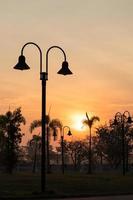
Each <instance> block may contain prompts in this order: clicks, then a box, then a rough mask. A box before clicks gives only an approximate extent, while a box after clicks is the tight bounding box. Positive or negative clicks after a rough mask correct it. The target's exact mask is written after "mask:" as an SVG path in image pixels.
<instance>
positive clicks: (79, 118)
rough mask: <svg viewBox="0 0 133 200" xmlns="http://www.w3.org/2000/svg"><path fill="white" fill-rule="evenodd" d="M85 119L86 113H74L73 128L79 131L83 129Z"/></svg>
mask: <svg viewBox="0 0 133 200" xmlns="http://www.w3.org/2000/svg"><path fill="white" fill-rule="evenodd" d="M84 119H85V114H75V115H72V128H73V129H75V130H77V131H83V129H84V126H83V120H84Z"/></svg>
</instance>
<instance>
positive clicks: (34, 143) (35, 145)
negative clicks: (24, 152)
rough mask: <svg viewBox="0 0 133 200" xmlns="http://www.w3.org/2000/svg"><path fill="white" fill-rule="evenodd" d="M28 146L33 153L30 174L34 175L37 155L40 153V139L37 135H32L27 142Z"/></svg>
mask: <svg viewBox="0 0 133 200" xmlns="http://www.w3.org/2000/svg"><path fill="white" fill-rule="evenodd" d="M29 145H30V147H31V148H32V150H33V151H34V156H33V168H32V172H33V173H35V172H36V163H37V153H38V152H40V148H41V137H40V136H39V135H33V137H32V139H31V140H30V142H29Z"/></svg>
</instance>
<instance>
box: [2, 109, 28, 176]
mask: <svg viewBox="0 0 133 200" xmlns="http://www.w3.org/2000/svg"><path fill="white" fill-rule="evenodd" d="M25 123H26V121H25V118H24V117H23V115H22V113H21V108H17V109H16V110H14V111H13V112H11V111H8V112H7V113H6V114H5V115H0V135H1V137H0V143H1V145H2V146H1V149H0V150H1V153H2V155H3V156H2V162H3V164H4V165H5V166H6V170H7V172H8V173H12V172H13V169H14V167H15V165H16V164H17V161H18V156H19V144H20V143H21V140H22V137H23V135H24V134H23V133H22V132H21V128H20V126H21V124H25Z"/></svg>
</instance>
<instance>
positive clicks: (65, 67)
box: [57, 61, 72, 76]
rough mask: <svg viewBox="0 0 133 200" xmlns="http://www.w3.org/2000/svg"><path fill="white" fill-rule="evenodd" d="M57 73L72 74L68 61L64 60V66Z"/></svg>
mask: <svg viewBox="0 0 133 200" xmlns="http://www.w3.org/2000/svg"><path fill="white" fill-rule="evenodd" d="M57 74H62V75H64V76H65V75H70V74H72V72H71V70H70V69H69V68H68V62H66V61H64V62H63V63H62V68H61V69H60V70H59V71H58V72H57Z"/></svg>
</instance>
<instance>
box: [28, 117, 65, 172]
mask: <svg viewBox="0 0 133 200" xmlns="http://www.w3.org/2000/svg"><path fill="white" fill-rule="evenodd" d="M41 124H42V122H41V120H34V121H33V122H32V123H31V125H30V132H31V133H32V132H33V130H34V129H35V128H38V127H40V126H41ZM62 126H63V125H62V123H61V121H60V120H59V119H52V120H50V117H49V115H46V129H47V131H46V132H47V134H46V137H47V173H50V156H49V155H50V154H49V146H50V145H49V141H50V136H51V133H53V137H54V139H56V137H57V134H58V132H59V131H61V130H62Z"/></svg>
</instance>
